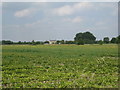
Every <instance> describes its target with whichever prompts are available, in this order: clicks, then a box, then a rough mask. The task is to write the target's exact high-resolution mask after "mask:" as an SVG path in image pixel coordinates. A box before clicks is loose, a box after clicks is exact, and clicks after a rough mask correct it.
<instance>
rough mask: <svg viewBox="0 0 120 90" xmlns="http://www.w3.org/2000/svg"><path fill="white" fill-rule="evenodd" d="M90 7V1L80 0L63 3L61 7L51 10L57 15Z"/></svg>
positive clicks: (68, 13)
mask: <svg viewBox="0 0 120 90" xmlns="http://www.w3.org/2000/svg"><path fill="white" fill-rule="evenodd" d="M90 7H92V4H91V3H89V2H81V3H76V4H74V5H65V6H63V7H60V8H56V9H54V10H53V13H54V14H56V15H59V16H64V15H71V14H73V13H75V12H77V11H79V10H83V9H89V8H90Z"/></svg>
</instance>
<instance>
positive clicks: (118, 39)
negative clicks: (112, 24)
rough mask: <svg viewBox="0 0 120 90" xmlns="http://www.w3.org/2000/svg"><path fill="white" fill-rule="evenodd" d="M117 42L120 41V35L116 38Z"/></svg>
mask: <svg viewBox="0 0 120 90" xmlns="http://www.w3.org/2000/svg"><path fill="white" fill-rule="evenodd" d="M116 43H118V44H119V43H120V35H119V36H118V37H117V38H116Z"/></svg>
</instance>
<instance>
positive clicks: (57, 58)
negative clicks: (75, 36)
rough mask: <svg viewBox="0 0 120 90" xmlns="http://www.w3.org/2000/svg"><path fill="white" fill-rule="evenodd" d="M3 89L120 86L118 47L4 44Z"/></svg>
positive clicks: (109, 45) (110, 45) (111, 45)
mask: <svg viewBox="0 0 120 90" xmlns="http://www.w3.org/2000/svg"><path fill="white" fill-rule="evenodd" d="M2 50H3V56H2V76H3V77H2V82H3V83H2V86H3V88H117V87H118V85H117V83H118V46H117V45H114V44H108V45H3V46H2Z"/></svg>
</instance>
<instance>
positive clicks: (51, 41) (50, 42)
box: [49, 40, 57, 44]
mask: <svg viewBox="0 0 120 90" xmlns="http://www.w3.org/2000/svg"><path fill="white" fill-rule="evenodd" d="M56 42H57V41H56V40H50V41H49V44H56Z"/></svg>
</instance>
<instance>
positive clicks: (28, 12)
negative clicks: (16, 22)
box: [14, 8, 35, 17]
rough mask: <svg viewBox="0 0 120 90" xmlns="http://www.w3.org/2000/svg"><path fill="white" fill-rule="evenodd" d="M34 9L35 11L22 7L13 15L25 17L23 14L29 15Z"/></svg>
mask: <svg viewBox="0 0 120 90" xmlns="http://www.w3.org/2000/svg"><path fill="white" fill-rule="evenodd" d="M34 11H35V9H33V8H28V9H23V10H20V11H17V12H15V14H14V16H16V17H25V16H28V15H30V14H31V13H33V12H34Z"/></svg>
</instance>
